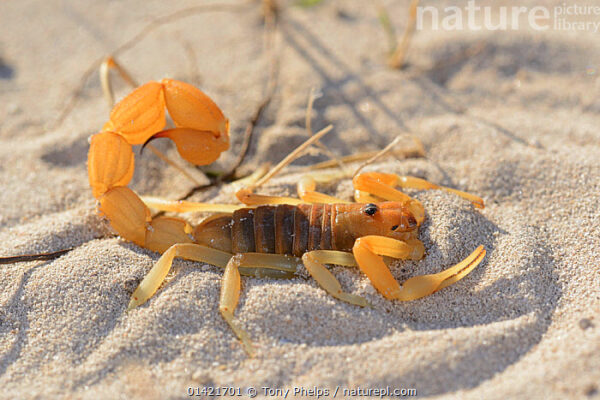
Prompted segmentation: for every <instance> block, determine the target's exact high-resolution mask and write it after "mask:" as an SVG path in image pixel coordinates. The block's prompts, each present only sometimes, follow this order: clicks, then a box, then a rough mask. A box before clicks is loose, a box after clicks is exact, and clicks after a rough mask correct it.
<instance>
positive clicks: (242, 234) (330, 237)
mask: <svg viewBox="0 0 600 400" xmlns="http://www.w3.org/2000/svg"><path fill="white" fill-rule="evenodd" d="M373 207H374V208H375V211H373ZM207 224H210V226H211V230H210V236H208V235H207V234H206V228H207V225H204V224H203V225H201V226H199V227H198V229H197V236H196V242H197V243H199V244H204V245H207V246H211V247H215V248H219V249H220V250H223V251H228V252H231V253H234V254H237V253H270V254H287V255H293V256H295V257H302V255H303V254H304V253H306V252H309V251H314V250H338V251H346V252H350V251H352V247H353V246H354V243H355V241H356V239H358V238H359V237H361V236H366V235H379V236H387V237H391V238H394V239H398V240H404V241H406V240H411V239H416V237H417V229H416V228H417V224H416V221H415V219H414V217H413V216H412V214H411V213H410V211H409V210H408V209H406V207H404V206H403V205H402V203H399V202H384V203H379V205H375V204H368V205H367V206H365V205H363V204H357V203H354V204H352V203H350V204H348V203H342V204H300V205H289V204H278V205H273V206H258V207H255V208H241V209H239V210H236V211H235V212H234V213H233V215H231V216H222V217H220V218H218V219H214V220H211V221H207ZM217 225H218V226H219V228H218V229H216V230H215V229H214V228H215V227H216V226H217ZM218 242H219V244H217V243H218Z"/></svg>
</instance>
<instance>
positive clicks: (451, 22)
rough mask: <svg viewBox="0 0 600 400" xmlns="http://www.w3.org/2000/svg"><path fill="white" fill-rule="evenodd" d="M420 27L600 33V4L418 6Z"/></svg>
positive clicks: (418, 25)
mask: <svg viewBox="0 0 600 400" xmlns="http://www.w3.org/2000/svg"><path fill="white" fill-rule="evenodd" d="M416 19H417V21H416V22H417V26H416V27H417V29H423V27H424V26H428V27H430V28H431V29H432V30H444V31H459V30H471V31H480V30H489V31H505V30H518V29H524V28H529V29H533V30H536V31H547V30H554V31H572V32H591V33H600V5H589V4H573V3H562V4H560V5H557V6H553V7H548V6H520V5H518V3H517V4H515V5H512V6H493V5H481V4H480V2H477V1H475V0H469V1H467V3H466V6H463V7H459V6H446V7H442V6H439V7H436V6H433V5H420V6H418V7H417V15H416Z"/></svg>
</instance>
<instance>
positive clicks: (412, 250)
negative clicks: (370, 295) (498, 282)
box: [352, 236, 485, 301]
mask: <svg viewBox="0 0 600 400" xmlns="http://www.w3.org/2000/svg"><path fill="white" fill-rule="evenodd" d="M416 243H417V242H414V245H413V246H411V245H410V244H408V243H404V242H402V241H398V240H395V239H390V238H385V237H380V236H364V237H362V238H359V239H357V240H356V242H355V244H354V247H353V249H352V252H353V253H354V257H356V260H357V261H358V265H359V267H360V269H361V271H363V272H364V273H365V275H367V277H368V278H369V280H370V281H371V282H372V283H373V286H375V288H376V289H377V290H378V291H379V292H380V293H381V294H382V295H383V296H384V297H386V298H388V299H395V300H401V301H409V300H415V299H418V298H421V297H425V296H428V295H430V294H432V293H435V292H437V291H438V290H440V289H443V288H445V287H447V286H449V285H451V284H452V283H455V282H457V281H459V280H460V279H462V278H464V277H465V276H466V275H468V274H469V272H471V271H472V270H473V269H474V268H475V267H476V266H477V265H479V263H480V262H481V260H483V258H484V256H485V249H484V248H483V246H479V247H478V248H477V249H475V251H473V252H472V253H471V254H470V255H469V256H468V257H467V258H465V259H464V260H463V261H461V262H459V263H458V264H456V265H454V266H452V267H450V268H448V269H446V270H444V271H442V272H440V273H437V274H430V275H422V276H415V277H413V278H410V279H408V280H407V281H406V282H404V284H403V285H402V286H400V284H399V283H398V282H397V281H396V280H395V279H394V277H393V275H392V273H391V272H390V270H389V268H388V267H387V266H386V265H385V264H384V262H383V260H382V258H381V257H380V256H381V255H386V256H390V257H395V258H412V259H418V258H420V257H422V254H423V247H422V244H421V245H420V246H418V245H416Z"/></svg>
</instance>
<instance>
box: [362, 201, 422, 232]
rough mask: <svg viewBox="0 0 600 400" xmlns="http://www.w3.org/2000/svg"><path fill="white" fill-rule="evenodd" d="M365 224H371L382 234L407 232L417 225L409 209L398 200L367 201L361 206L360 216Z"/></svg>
mask: <svg viewBox="0 0 600 400" xmlns="http://www.w3.org/2000/svg"><path fill="white" fill-rule="evenodd" d="M359 219H360V220H361V222H363V223H364V224H365V225H363V226H369V225H372V227H373V228H375V229H377V231H378V234H380V235H382V236H392V237H393V236H394V235H393V233H394V232H409V231H412V230H414V229H415V228H416V227H417V220H416V219H415V217H414V215H413V214H412V213H411V211H410V210H409V209H408V208H407V207H406V206H405V205H404V204H403V203H399V202H393V201H389V202H384V203H379V204H373V203H369V204H366V205H364V206H362V208H361V213H360V218H359Z"/></svg>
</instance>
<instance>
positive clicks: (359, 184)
mask: <svg viewBox="0 0 600 400" xmlns="http://www.w3.org/2000/svg"><path fill="white" fill-rule="evenodd" d="M396 181H397V176H396V175H393V174H383V173H379V172H365V173H362V174H359V175H356V176H355V177H354V179H353V180H352V184H353V185H354V189H355V190H357V191H361V192H367V193H370V194H371V195H375V196H378V197H381V198H382V199H384V200H388V201H399V202H402V203H405V204H406V206H407V207H408V208H409V210H410V211H411V213H412V214H413V215H414V217H415V219H416V220H417V224H418V225H421V224H422V223H423V221H424V220H425V208H423V205H422V204H421V202H420V201H419V200H416V199H413V198H412V197H410V196H409V195H407V194H405V193H402V192H401V191H399V190H396V189H394V187H393V186H395V184H396ZM364 198H365V196H364V195H363V196H362V199H361V200H363V199H364Z"/></svg>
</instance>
